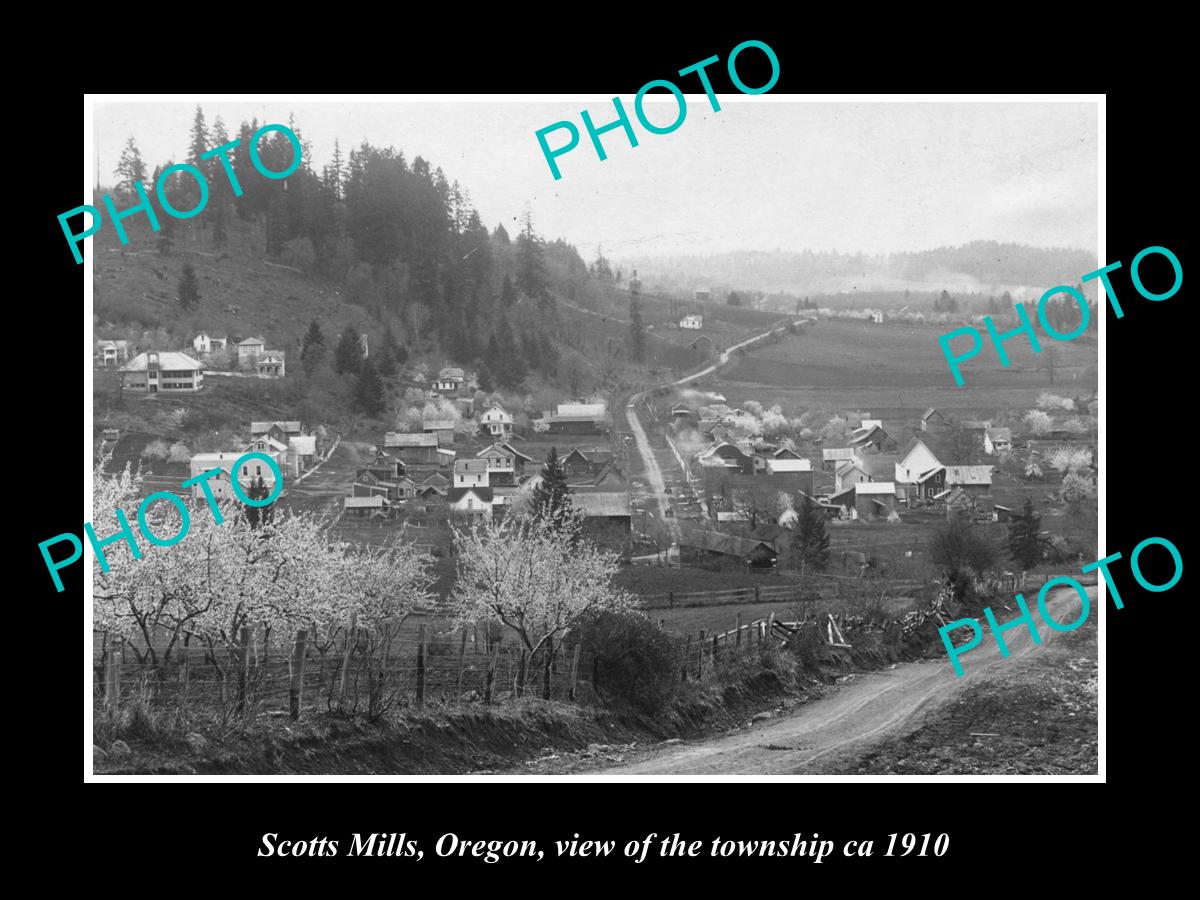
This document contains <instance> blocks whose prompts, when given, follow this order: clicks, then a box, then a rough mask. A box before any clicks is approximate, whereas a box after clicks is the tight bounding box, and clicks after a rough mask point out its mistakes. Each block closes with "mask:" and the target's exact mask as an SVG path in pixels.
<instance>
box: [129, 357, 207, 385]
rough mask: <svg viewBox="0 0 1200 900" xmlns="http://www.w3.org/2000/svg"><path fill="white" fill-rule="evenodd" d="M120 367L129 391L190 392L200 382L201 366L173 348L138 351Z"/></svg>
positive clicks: (202, 376) (202, 371)
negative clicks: (161, 350) (159, 350)
mask: <svg viewBox="0 0 1200 900" xmlns="http://www.w3.org/2000/svg"><path fill="white" fill-rule="evenodd" d="M120 371H121V379H122V381H123V382H124V386H125V388H126V389H128V390H131V391H146V392H148V393H151V394H157V393H159V392H160V391H162V392H164V393H183V392H187V393H194V392H195V391H198V390H200V388H201V387H203V385H204V366H202V365H201V364H200V363H199V362H197V361H196V360H194V359H192V358H191V357H190V356H188V355H187V354H186V353H178V352H176V351H173V350H164V351H163V352H161V353H159V352H157V351H154V350H148V351H146V352H145V353H139V354H138V355H137V356H135V357H134V358H133V359H131V360H130V361H129V362H128V363H127V364H126V365H124V366H122V367H121V369H120Z"/></svg>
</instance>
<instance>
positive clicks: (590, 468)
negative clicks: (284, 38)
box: [37, 51, 1182, 827]
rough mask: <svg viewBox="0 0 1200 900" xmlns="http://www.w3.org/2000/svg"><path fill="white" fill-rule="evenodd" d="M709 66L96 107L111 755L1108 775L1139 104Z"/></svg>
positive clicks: (107, 768) (306, 769) (124, 764)
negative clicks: (1107, 366)
mask: <svg viewBox="0 0 1200 900" xmlns="http://www.w3.org/2000/svg"><path fill="white" fill-rule="evenodd" d="M746 55H747V56H749V51H747V54H746ZM723 65H724V63H722V66H723ZM652 74H653V73H648V75H647V77H648V78H649V77H651V76H652ZM714 77H715V76H714ZM691 79H692V80H690V81H689V80H685V78H684V77H680V78H678V79H677V83H678V84H679V86H680V89H681V90H682V91H683V93H682V94H680V95H678V96H675V95H673V94H672V93H671V92H668V91H667V90H663V89H661V88H660V89H656V90H654V91H653V92H652V93H647V94H646V95H645V96H644V97H643V96H642V95H641V94H639V95H637V98H636V101H635V99H634V96H633V95H632V94H627V95H624V96H623V97H622V98H620V99H621V100H622V101H623V104H618V103H616V102H614V99H613V98H612V97H611V96H609V97H605V96H598V95H580V96H574V95H557V94H548V95H513V96H504V95H494V96H485V95H478V96H463V97H452V96H448V95H439V96H420V95H411V96H402V97H395V96H374V95H349V96H329V95H296V96H295V97H291V98H289V97H286V96H284V97H280V96H278V95H272V99H270V100H260V99H256V98H255V97H254V96H251V95H244V96H236V97H230V96H225V97H219V98H215V99H213V98H207V97H200V96H195V97H193V96H189V95H170V96H159V97H152V98H147V97H142V96H137V95H89V96H88V98H87V104H86V107H85V110H86V111H85V119H86V122H87V127H86V129H85V151H84V154H85V167H86V168H87V169H88V170H89V180H90V184H91V194H90V196H86V197H81V200H80V202H83V203H85V204H86V205H85V206H81V207H80V208H78V209H76V210H73V211H71V214H70V216H65V215H64V216H63V217H60V219H59V222H60V224H61V225H62V230H63V238H64V240H63V245H62V253H63V256H64V258H65V259H66V260H67V261H68V263H69V264H71V265H77V267H78V269H79V274H80V276H82V277H83V278H84V279H85V282H86V284H87V289H86V296H85V307H86V309H87V313H88V315H89V316H90V321H91V333H90V345H91V357H90V359H88V360H87V361H86V368H85V374H84V378H85V395H86V396H85V400H86V404H87V406H86V407H85V436H84V440H85V446H86V447H87V448H89V451H88V452H89V458H90V460H91V465H90V470H89V471H87V472H85V479H86V481H87V490H88V493H89V500H90V503H91V517H90V519H89V520H88V524H87V525H86V526H83V527H81V523H78V522H75V521H74V520H73V519H70V518H67V517H66V514H65V513H64V518H63V522H62V528H61V529H59V531H62V532H64V533H63V534H60V535H58V536H57V537H54V535H53V533H50V534H46V535H38V538H37V539H38V541H42V543H41V544H39V547H40V550H41V556H42V558H43V559H44V560H45V569H44V570H43V571H42V572H41V573H40V574H39V576H38V577H39V578H40V579H41V580H42V581H43V582H44V586H45V587H48V589H49V590H50V591H54V590H56V589H57V590H58V591H64V582H65V581H66V580H69V578H71V577H74V578H81V579H82V584H83V592H84V596H85V598H87V599H86V601H85V602H87V603H88V604H89V605H90V609H91V626H90V628H89V629H88V634H87V636H86V639H87V640H88V641H90V644H89V645H86V648H87V651H88V653H89V654H90V660H91V666H90V670H89V672H88V674H87V679H88V688H89V689H90V703H88V705H87V706H86V707H85V728H86V729H87V731H88V732H90V734H89V737H90V744H91V747H90V752H89V758H88V759H87V760H86V763H85V770H86V771H85V778H87V779H98V780H105V776H130V777H135V778H136V779H137V780H152V781H158V780H181V779H189V780H204V779H206V778H208V777H217V778H221V779H228V778H230V777H238V778H246V779H259V778H263V777H265V776H287V777H288V778H289V780H309V779H310V778H312V777H314V776H323V777H333V776H336V777H342V776H445V777H451V776H454V777H460V778H461V777H470V778H471V779H473V780H474V779H481V778H490V779H493V780H519V781H522V782H524V781H533V780H545V779H550V778H562V779H568V780H571V781H598V780H599V781H609V780H611V781H628V780H636V779H644V780H655V781H660V780H687V781H695V780H704V779H711V780H720V779H732V778H735V777H743V776H755V777H759V776H799V777H803V778H811V779H841V780H847V779H859V780H903V779H907V780H925V781H950V780H954V779H957V778H962V777H965V776H990V777H993V778H1000V779H1009V778H1012V779H1020V778H1028V777H1030V776H1056V777H1063V778H1068V777H1076V778H1077V780H1090V781H1097V780H1101V779H1102V773H1101V766H1100V751H1101V748H1100V734H1099V730H1098V719H1099V718H1100V717H1101V712H1102V710H1101V696H1100V695H1099V694H1098V680H1099V678H1098V676H1099V668H1100V652H1101V650H1100V647H1099V646H1098V643H1099V642H1098V627H1099V623H1100V614H1101V605H1102V603H1108V604H1109V606H1108V615H1110V616H1111V615H1114V614H1116V615H1120V613H1114V612H1113V607H1112V606H1111V600H1105V599H1104V598H1105V593H1104V586H1105V578H1106V577H1107V576H1106V574H1105V570H1104V569H1103V567H1097V566H1096V565H1094V563H1095V561H1097V560H1103V559H1104V557H1105V556H1106V554H1107V553H1112V552H1115V551H1114V549H1110V548H1106V547H1105V546H1103V544H1104V529H1103V514H1102V513H1103V510H1102V504H1101V493H1102V490H1103V487H1104V479H1103V472H1102V471H1101V455H1102V453H1103V450H1104V446H1103V437H1104V433H1103V431H1102V429H1101V427H1100V425H1101V417H1102V410H1101V399H1100V387H1101V383H1102V375H1103V371H1102V370H1103V355H1102V353H1101V349H1102V347H1101V341H1100V329H1101V327H1102V324H1101V323H1102V320H1105V317H1106V315H1108V316H1109V318H1108V320H1107V322H1106V323H1105V324H1104V327H1106V328H1125V327H1126V325H1125V324H1120V323H1115V320H1114V319H1112V312H1110V309H1111V306H1110V304H1111V301H1112V296H1111V290H1110V288H1109V285H1108V281H1107V278H1108V275H1107V274H1106V273H1104V272H1102V268H1103V267H1105V266H1106V264H1108V263H1110V262H1112V261H1113V259H1109V258H1106V257H1105V251H1106V249H1107V248H1106V247H1105V245H1104V239H1105V232H1104V227H1105V223H1104V209H1103V193H1102V190H1103V184H1104V176H1105V161H1104V151H1105V144H1104V120H1103V114H1104V102H1105V101H1104V97H1103V96H1102V95H1054V96H1035V95H1014V96H1011V97H998V96H986V95H979V96H965V95H955V96H952V97H951V96H939V95H921V96H914V97H906V96H903V95H897V96H890V97H889V96H879V97H873V96H856V95H845V96H838V97H822V98H813V97H803V96H800V95H796V94H788V93H779V94H776V93H775V92H773V91H768V90H764V91H763V92H761V93H752V92H747V91H746V90H743V89H742V86H740V85H735V87H729V86H727V85H722V86H719V87H718V89H717V94H715V95H714V94H712V93H705V92H704V91H702V90H701V88H700V86H699V82H698V81H696V80H695V76H694V75H693V76H691ZM706 84H707V82H706ZM672 119H675V120H676V122H677V123H678V125H677V127H675V128H674V129H673V130H669V131H668V130H667V128H668V125H669V123H670V122H671V121H672ZM65 213H66V211H65V210H64V214H65ZM1150 244H1153V241H1147V245H1150ZM1177 249H1178V248H1177ZM1160 251H1163V252H1160ZM1114 259H1115V257H1114ZM77 260H78V262H76V261H77ZM1139 267H1140V268H1139ZM1173 267H1174V268H1175V269H1176V270H1177V271H1180V270H1179V268H1178V261H1177V259H1176V258H1175V257H1174V256H1173V255H1172V253H1171V251H1170V250H1167V249H1166V248H1154V247H1148V251H1147V252H1146V255H1145V256H1144V258H1139V259H1138V260H1136V261H1134V260H1132V259H1131V258H1128V257H1127V258H1125V259H1124V271H1120V272H1119V273H1115V274H1113V276H1112V277H1113V279H1114V280H1115V279H1116V278H1117V275H1118V274H1119V275H1120V277H1121V278H1122V279H1125V280H1123V281H1122V282H1121V301H1122V302H1123V303H1125V304H1126V306H1127V308H1129V309H1130V310H1132V309H1133V307H1134V306H1136V305H1137V304H1139V303H1141V304H1143V305H1145V301H1144V300H1142V299H1141V298H1140V297H1138V294H1137V293H1136V292H1134V290H1133V289H1132V288H1131V287H1129V286H1128V285H1129V282H1128V273H1129V272H1130V271H1131V270H1132V271H1133V272H1134V273H1136V277H1140V279H1141V280H1140V281H1135V284H1137V285H1138V291H1139V292H1141V291H1142V289H1143V286H1144V287H1145V291H1146V292H1145V293H1142V295H1141V296H1142V297H1147V298H1149V299H1151V300H1153V299H1157V298H1155V297H1152V296H1151V294H1154V293H1157V294H1158V295H1159V296H1160V297H1161V296H1167V297H1169V296H1170V294H1168V293H1167V292H1168V291H1170V290H1171V276H1172V268H1173ZM1179 277H1180V278H1181V277H1182V276H1181V275H1180V276H1179ZM1175 290H1178V286H1176V288H1175ZM1106 292H1107V293H1106ZM1172 293H1173V291H1172ZM1167 302H1168V303H1169V302H1170V301H1169V300H1168V301H1167ZM1117 312H1118V314H1119V312H1120V310H1117ZM72 515H73V513H72ZM1148 528H1149V526H1148ZM1154 533H1155V532H1154V530H1153V528H1149V530H1147V531H1146V534H1145V537H1146V538H1150V537H1151V535H1152V534H1154ZM1166 546H1167V545H1165V544H1164V545H1162V546H1158V547H1149V548H1148V549H1146V550H1145V551H1144V552H1145V557H1146V560H1147V569H1146V571H1147V572H1150V568H1149V560H1150V558H1151V557H1155V562H1156V563H1157V562H1158V561H1159V560H1158V557H1160V556H1161V557H1162V558H1163V559H1166V558H1167V556H1168V552H1167V549H1165V548H1166ZM1116 549H1122V550H1124V551H1125V558H1126V560H1127V559H1128V557H1129V556H1130V555H1131V554H1130V551H1131V550H1133V547H1132V546H1131V547H1121V548H1116ZM1170 552H1171V553H1173V554H1176V556H1175V558H1176V559H1178V555H1177V551H1176V550H1175V548H1174V546H1171V547H1170ZM1126 564H1127V563H1126V562H1124V561H1123V562H1122V563H1120V565H1122V566H1124V565H1126ZM1116 565H1118V564H1115V563H1114V567H1115V566H1116ZM1180 568H1181V563H1180ZM1168 570H1169V566H1168ZM1134 571H1135V573H1136V572H1137V571H1138V570H1136V569H1135V570H1134ZM1155 571H1156V572H1157V571H1158V570H1155ZM1169 574H1170V573H1169V571H1167V573H1166V575H1164V576H1162V577H1161V578H1157V580H1158V583H1159V584H1161V583H1162V582H1165V581H1166V580H1167V576H1169ZM1137 577H1138V580H1139V583H1141V584H1143V585H1145V582H1142V581H1141V575H1138V576H1137ZM1156 577H1157V576H1156ZM1176 579H1178V575H1176ZM1173 583H1174V582H1172V584H1173ZM1153 589H1154V588H1151V590H1153ZM1111 593H1112V589H1111V586H1110V587H1109V589H1108V594H1109V595H1111ZM62 596H66V593H64V594H63V595H62ZM76 596H78V593H76ZM1131 596H1132V595H1131ZM1131 596H1130V597H1127V598H1126V599H1127V602H1129V603H1130V605H1131V606H1132V605H1133V603H1134V602H1135V601H1134V600H1133V599H1131ZM764 796H765V795H764ZM810 827H811V826H810Z"/></svg>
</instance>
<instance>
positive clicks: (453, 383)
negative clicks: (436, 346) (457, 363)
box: [433, 366, 467, 394]
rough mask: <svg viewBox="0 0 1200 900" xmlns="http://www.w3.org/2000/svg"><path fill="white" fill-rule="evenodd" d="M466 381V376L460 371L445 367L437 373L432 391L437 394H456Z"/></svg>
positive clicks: (452, 367)
mask: <svg viewBox="0 0 1200 900" xmlns="http://www.w3.org/2000/svg"><path fill="white" fill-rule="evenodd" d="M466 380H467V375H466V373H465V372H464V371H463V370H462V369H458V368H455V367H454V366H447V367H446V368H444V369H442V370H441V371H440V372H438V377H437V378H436V379H434V382H433V390H434V391H436V392H437V393H439V394H456V393H458V391H459V390H460V389H461V388H462V387H463V384H464V383H465V382H466Z"/></svg>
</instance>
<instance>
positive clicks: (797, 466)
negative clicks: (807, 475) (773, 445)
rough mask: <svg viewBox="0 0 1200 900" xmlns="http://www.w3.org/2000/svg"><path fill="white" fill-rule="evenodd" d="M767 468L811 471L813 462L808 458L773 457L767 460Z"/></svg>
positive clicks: (775, 470)
mask: <svg viewBox="0 0 1200 900" xmlns="http://www.w3.org/2000/svg"><path fill="white" fill-rule="evenodd" d="M767 470H768V471H771V472H811V471H812V462H811V461H810V460H807V459H803V458H802V459H779V458H778V457H776V458H775V459H771V460H768V461H767Z"/></svg>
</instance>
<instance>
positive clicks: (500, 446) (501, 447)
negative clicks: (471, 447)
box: [475, 441, 533, 462]
mask: <svg viewBox="0 0 1200 900" xmlns="http://www.w3.org/2000/svg"><path fill="white" fill-rule="evenodd" d="M492 452H499V453H504V454H506V455H508V456H513V457H520V458H521V459H523V460H525V462H533V457H532V456H526V455H525V454H524V453H522V452H521V451H520V450H517V449H516V448H515V447H513V445H512V444H510V443H508V442H507V441H496V442H495V443H494V444H492V445H490V446H488V447H484V448H483V449H482V450H480V451H479V452H478V453H476V454H475V455H476V456H477V457H479V456H487V455H488V454H489V453H492Z"/></svg>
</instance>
